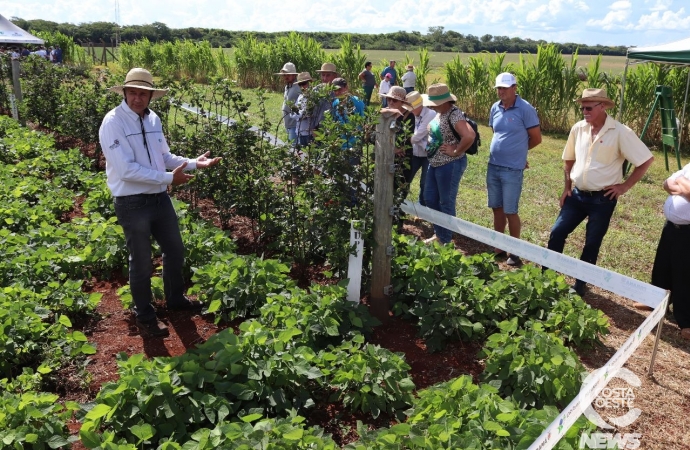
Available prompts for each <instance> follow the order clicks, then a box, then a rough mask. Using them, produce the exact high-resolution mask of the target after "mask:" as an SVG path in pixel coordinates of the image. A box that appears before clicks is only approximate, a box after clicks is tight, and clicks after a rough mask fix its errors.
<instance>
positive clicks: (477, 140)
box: [448, 111, 482, 155]
mask: <svg viewBox="0 0 690 450" xmlns="http://www.w3.org/2000/svg"><path fill="white" fill-rule="evenodd" d="M460 112H462V116H463V118H464V119H465V120H466V121H467V123H469V124H470V127H472V129H473V130H474V142H472V145H470V147H469V148H468V149H467V151H466V152H465V153H467V154H468V155H476V154H477V152H478V151H479V147H481V145H482V138H481V136H479V128H478V127H477V122H475V121H474V120H472V119H470V118H469V117H467V114H465V112H464V111H460ZM451 115H452V113H451V114H448V126H450V131H452V132H453V136H455V139H457V140H458V142H460V135H459V134H458V132H457V131H455V127H454V126H453V124H452V123H450V116H451Z"/></svg>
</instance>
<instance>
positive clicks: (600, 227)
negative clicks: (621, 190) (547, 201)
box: [547, 188, 618, 284]
mask: <svg viewBox="0 0 690 450" xmlns="http://www.w3.org/2000/svg"><path fill="white" fill-rule="evenodd" d="M617 203H618V201H617V200H611V199H609V198H608V197H606V196H604V191H598V192H591V193H590V192H585V191H580V190H579V189H577V188H573V191H572V195H570V197H566V198H565V201H564V202H563V207H562V208H561V212H560V214H559V215H558V218H557V219H556V223H554V224H553V228H551V236H549V243H548V244H547V247H548V248H549V250H553V251H555V252H558V253H563V247H565V240H566V238H567V237H568V235H569V234H570V233H572V232H573V230H575V228H577V226H578V225H580V224H581V223H582V221H583V220H585V219H586V218H588V220H587V228H586V230H585V246H584V248H583V249H582V255H581V256H580V260H582V261H585V262H588V263H590V264H596V263H597V258H598V257H599V249H600V248H601V243H602V241H603V240H604V236H605V235H606V232H607V231H608V229H609V223H610V222H611V216H612V215H613V211H614V209H616V204H617ZM576 283H577V284H583V282H582V281H581V280H577V281H576Z"/></svg>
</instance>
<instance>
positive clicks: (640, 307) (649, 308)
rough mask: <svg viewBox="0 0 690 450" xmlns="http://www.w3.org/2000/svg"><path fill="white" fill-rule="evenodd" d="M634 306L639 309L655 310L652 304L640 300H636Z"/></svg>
mask: <svg viewBox="0 0 690 450" xmlns="http://www.w3.org/2000/svg"><path fill="white" fill-rule="evenodd" d="M633 308H635V309H637V310H639V311H654V308H652V307H651V306H647V305H645V304H644V303H640V302H634V303H633Z"/></svg>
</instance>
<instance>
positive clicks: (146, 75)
mask: <svg viewBox="0 0 690 450" xmlns="http://www.w3.org/2000/svg"><path fill="white" fill-rule="evenodd" d="M127 87H133V88H138V89H145V90H147V91H153V95H151V100H155V99H157V98H161V97H162V96H164V95H165V94H167V93H168V90H167V89H156V88H155V87H154V86H153V75H151V72H149V71H148V70H146V69H142V68H140V67H135V68H134V69H132V70H130V71H129V72H127V76H126V77H125V83H124V84H123V85H122V86H113V87H111V88H108V90H109V91H112V92H117V93H118V94H120V95H124V93H125V88H127Z"/></svg>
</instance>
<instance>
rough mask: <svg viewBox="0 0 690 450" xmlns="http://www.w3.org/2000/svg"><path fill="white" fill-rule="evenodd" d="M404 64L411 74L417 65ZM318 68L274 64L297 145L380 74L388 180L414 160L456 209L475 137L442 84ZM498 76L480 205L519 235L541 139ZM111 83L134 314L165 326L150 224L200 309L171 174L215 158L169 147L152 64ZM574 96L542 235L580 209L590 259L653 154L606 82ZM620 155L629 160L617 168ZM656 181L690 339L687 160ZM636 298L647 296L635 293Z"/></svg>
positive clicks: (553, 242)
mask: <svg viewBox="0 0 690 450" xmlns="http://www.w3.org/2000/svg"><path fill="white" fill-rule="evenodd" d="M407 69H408V70H407V71H406V75H407V73H410V72H413V69H414V68H413V67H412V66H408V67H407ZM317 73H318V80H319V81H320V83H319V84H317V85H316V86H312V85H311V84H312V82H314V80H313V79H312V77H311V74H310V73H309V72H298V70H297V68H296V67H295V65H294V64H293V63H291V62H287V63H285V65H284V66H283V68H282V69H281V70H280V72H279V73H277V74H276V75H279V76H281V77H282V79H283V81H284V82H285V88H284V102H283V105H282V107H281V110H282V113H283V117H284V119H285V120H284V124H285V127H286V131H287V135H288V139H289V140H290V141H291V142H292V145H294V146H295V147H296V148H300V147H304V146H308V145H309V144H310V143H311V142H312V140H313V139H314V132H315V131H316V130H318V129H319V127H320V126H321V123H322V121H323V120H324V118H325V117H326V115H327V114H330V115H331V116H332V117H333V120H335V121H337V122H339V123H347V122H348V121H349V120H350V117H352V115H360V116H363V115H364V114H365V110H366V105H367V104H369V103H370V96H371V93H372V91H373V88H374V87H376V86H379V95H380V96H381V99H382V105H385V106H384V108H383V109H382V111H390V112H393V113H394V114H396V116H397V118H396V121H397V122H398V127H397V130H398V131H397V132H396V139H395V156H396V162H397V163H399V164H400V165H401V166H402V167H403V170H402V177H401V179H399V180H397V181H396V186H395V189H398V190H403V191H402V194H403V196H406V195H407V189H408V188H409V185H410V183H411V182H412V180H413V178H414V177H415V175H416V174H417V173H418V172H420V170H421V179H420V192H419V199H418V200H419V203H420V204H421V205H423V206H427V207H429V208H431V209H434V210H437V211H440V212H443V213H446V214H449V215H451V216H455V214H456V211H455V208H456V197H457V193H458V189H459V186H460V181H461V179H462V176H463V174H464V172H465V170H466V168H467V166H468V159H467V150H468V149H469V148H470V146H471V145H472V143H473V142H474V139H475V131H474V129H473V128H472V127H471V126H470V124H469V122H468V119H467V116H466V115H465V114H464V112H463V111H462V110H461V109H460V108H459V107H458V105H457V98H456V96H455V95H453V94H452V93H451V92H450V90H449V88H448V86H447V85H445V84H443V83H435V84H432V85H431V86H429V87H428V89H427V92H426V93H424V94H422V93H420V92H418V91H416V90H414V86H411V85H410V84H411V83H413V82H414V81H410V78H412V79H413V80H414V77H409V76H408V77H405V76H402V77H400V78H402V80H400V81H402V83H403V86H399V85H397V84H396V82H397V81H398V77H397V73H396V72H395V61H391V62H390V65H389V66H388V67H386V69H385V70H384V71H383V72H382V73H381V74H380V75H379V79H380V83H376V80H375V78H374V77H373V76H372V75H373V74H372V73H371V63H369V62H367V64H366V66H365V69H364V70H363V71H362V73H361V74H360V76H359V79H360V80H361V81H362V85H363V87H364V92H365V96H364V100H361V99H360V98H359V97H357V96H356V95H353V93H352V92H351V91H350V89H349V86H348V83H347V80H345V79H344V78H342V77H340V76H339V74H338V70H337V67H336V66H335V65H334V64H332V63H324V64H323V65H322V66H321V68H320V69H319V70H317ZM372 78H373V79H372ZM386 82H388V83H390V87H389V89H388V90H387V91H385V92H383V93H382V92H381V88H380V86H381V85H383V84H384V83H386ZM405 84H407V85H405ZM494 87H495V89H496V96H497V101H496V102H495V103H494V104H493V105H492V106H491V109H490V112H489V121H488V125H489V126H490V127H491V128H492V130H493V137H492V140H491V144H490V148H489V161H488V167H487V171H486V186H487V206H488V207H489V208H490V209H491V210H492V213H493V227H494V229H495V230H496V231H497V232H499V233H504V232H505V230H506V228H507V229H508V232H509V233H510V235H511V236H513V237H515V238H520V233H521V221H520V217H519V214H518V210H519V202H520V196H521V192H522V186H523V180H524V176H523V175H524V171H525V169H527V168H529V162H528V155H529V151H530V150H531V149H533V148H535V147H536V146H538V145H539V144H540V143H541V140H542V136H541V131H540V123H539V117H538V115H537V111H536V110H535V108H534V107H533V106H532V105H530V103H529V102H528V101H527V100H525V99H523V98H521V97H520V95H519V94H518V92H517V91H518V82H517V79H516V77H515V76H514V75H513V74H511V73H501V74H499V75H498V76H497V77H496V80H495V84H494ZM409 88H412V89H411V90H410V89H409ZM111 90H113V91H115V92H117V93H119V94H121V95H122V96H123V101H122V103H121V104H120V105H119V106H118V107H117V108H115V109H113V110H112V111H110V113H108V115H107V116H106V117H105V119H104V120H103V124H102V126H101V131H100V141H101V146H102V148H103V152H104V154H105V157H106V174H107V181H108V186H109V188H110V190H111V191H112V194H113V197H114V201H115V210H116V214H117V217H118V221H119V223H120V224H121V225H122V227H123V230H124V233H125V238H126V244H127V247H128V250H129V252H130V265H129V274H130V285H131V289H132V296H133V300H134V304H135V308H134V312H135V316H136V323H137V325H138V326H139V328H140V330H141V331H142V333H143V334H147V335H151V336H164V335H167V332H168V330H167V328H166V326H165V324H163V323H162V322H160V321H159V320H158V319H157V317H156V313H155V310H154V309H153V307H152V306H151V286H150V273H151V261H150V260H151V254H150V252H151V247H150V238H151V236H153V238H154V239H156V241H157V242H158V243H159V244H160V246H161V249H162V251H163V269H164V272H163V279H164V286H165V294H166V300H167V304H168V308H169V309H182V310H199V309H200V308H201V305H200V304H199V303H198V302H196V301H193V300H190V299H188V298H186V297H185V296H184V295H183V293H182V285H183V284H182V277H181V268H182V264H183V260H184V248H183V246H182V243H181V238H180V232H179V227H178V225H177V219H176V217H175V214H174V210H173V208H172V204H171V203H170V200H169V198H168V194H167V186H168V185H175V184H183V183H186V182H188V181H189V180H190V179H191V178H192V175H191V174H188V173H187V171H189V170H192V169H203V168H207V167H210V166H213V165H215V164H217V163H218V162H219V160H220V159H219V158H210V157H209V155H208V154H207V153H205V154H202V155H200V156H199V157H198V158H196V159H188V158H182V157H178V156H176V155H173V154H171V153H170V149H169V147H168V146H167V143H166V140H165V136H163V133H162V128H161V124H160V120H159V119H158V116H156V114H155V113H154V112H153V111H151V110H150V109H149V108H148V105H149V102H150V101H151V100H152V99H155V98H158V97H161V96H163V95H165V94H166V93H167V90H165V89H158V88H156V87H155V86H154V84H153V78H152V76H151V74H150V73H149V72H148V71H146V70H144V69H132V70H131V71H130V72H129V73H128V74H127V77H126V79H125V82H124V84H123V85H121V86H115V87H113V88H111ZM384 101H385V102H384ZM576 101H577V103H579V105H580V111H581V112H582V114H583V119H582V120H580V121H578V122H577V123H575V125H573V127H572V129H571V131H570V134H569V136H568V140H567V142H566V145H565V148H564V150H563V154H562V160H563V169H564V188H563V192H562V194H561V196H560V199H559V205H560V212H559V214H558V217H557V218H556V220H555V223H554V225H553V226H552V228H551V233H550V236H549V240H548V244H547V247H548V248H549V249H550V250H553V251H555V252H562V251H563V247H564V245H565V241H566V239H567V238H568V236H569V234H570V233H572V232H573V231H574V230H575V228H576V227H577V226H578V225H579V224H580V223H582V222H583V221H584V220H585V219H586V220H587V225H586V233H585V234H586V236H585V244H584V247H583V249H582V254H581V256H580V259H581V260H582V261H584V262H586V263H589V264H596V262H597V258H598V255H599V249H600V247H601V244H602V241H603V239H604V236H605V235H606V232H607V230H608V227H609V224H610V221H611V217H612V215H613V212H614V210H615V207H616V204H617V201H618V199H619V198H620V197H621V196H623V195H625V194H626V193H627V192H628V191H629V190H630V189H631V188H632V187H633V186H634V185H635V184H636V183H637V182H638V181H640V179H642V177H643V176H644V174H645V173H646V171H647V170H648V169H649V167H650V166H651V164H652V162H653V160H654V157H653V156H652V153H651V152H650V150H649V149H648V148H647V147H646V145H645V144H644V143H642V141H641V140H640V139H639V138H638V137H637V135H636V134H635V133H634V132H633V131H632V130H631V129H630V128H629V127H627V126H625V125H623V124H621V123H620V122H618V121H616V120H615V119H614V118H613V117H611V116H610V115H608V114H607V110H608V109H610V108H612V107H613V106H614V103H613V101H612V100H611V99H609V97H608V96H607V93H606V91H605V90H603V89H596V88H588V89H585V90H584V91H583V92H582V95H581V97H580V98H579V99H577V100H576ZM354 139H355V138H354V137H352V136H344V138H343V146H344V147H351V146H353V145H356V141H355V140H354ZM626 160H627V161H628V162H630V163H631V164H632V166H634V167H635V168H634V170H633V171H632V173H631V174H630V175H629V176H627V177H624V174H623V170H622V169H623V165H624V163H625V161H626ZM352 163H353V164H357V162H355V161H353V162H352ZM663 187H664V189H665V190H666V191H667V192H668V193H669V197H668V199H667V201H666V203H665V205H664V214H665V216H666V219H667V223H666V226H665V227H664V229H663V232H662V236H661V240H660V242H659V247H658V249H657V254H656V259H655V262H654V270H653V274H652V283H653V284H654V285H656V286H659V287H661V288H664V289H670V290H671V302H672V303H673V304H674V309H673V312H674V315H675V319H676V321H677V323H678V325H679V327H680V328H681V336H682V337H683V338H685V339H690V299H689V298H688V296H690V281H689V280H690V279H689V278H688V277H686V276H684V271H683V269H682V268H683V265H682V261H683V260H684V256H685V252H684V251H685V250H686V249H688V248H690V164H688V165H687V166H685V167H684V168H683V170H681V171H679V172H677V173H675V174H673V175H672V176H671V177H669V178H668V179H667V180H666V181H665V182H664V186H663ZM452 234H453V233H452V231H451V230H448V229H446V228H444V227H441V226H438V225H434V236H433V237H432V238H430V239H427V241H426V242H428V243H430V242H433V241H438V242H440V243H442V244H447V243H449V242H451V240H452ZM494 252H495V257H496V258H498V259H500V258H505V259H506V263H507V264H508V265H513V266H519V265H521V264H522V260H521V258H520V256H519V255H516V254H507V253H506V251H505V250H504V249H501V248H495V249H494ZM543 270H547V268H546V267H544V268H543ZM573 289H574V290H575V291H576V292H577V293H578V294H579V295H581V296H585V295H586V293H587V285H586V283H585V282H584V281H582V280H576V281H575V283H574V285H573ZM634 306H635V307H636V308H639V309H647V308H648V307H647V306H646V305H643V304H640V303H636V304H635V305H634Z"/></svg>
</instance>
